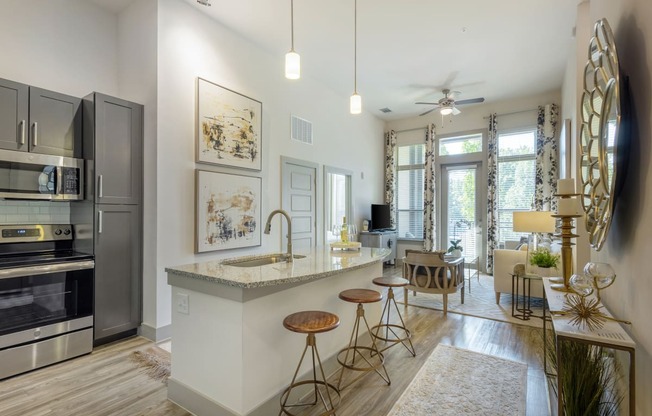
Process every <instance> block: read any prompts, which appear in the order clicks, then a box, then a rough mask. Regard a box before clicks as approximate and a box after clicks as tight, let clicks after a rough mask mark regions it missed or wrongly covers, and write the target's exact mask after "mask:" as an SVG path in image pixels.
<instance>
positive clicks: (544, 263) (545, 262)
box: [529, 248, 559, 269]
mask: <svg viewBox="0 0 652 416" xmlns="http://www.w3.org/2000/svg"><path fill="white" fill-rule="evenodd" d="M529 256H530V264H531V265H533V266H539V267H552V268H555V269H556V268H557V263H559V254H552V253H551V252H550V250H548V249H545V248H540V249H538V250H534V251H531V252H530V254H529Z"/></svg>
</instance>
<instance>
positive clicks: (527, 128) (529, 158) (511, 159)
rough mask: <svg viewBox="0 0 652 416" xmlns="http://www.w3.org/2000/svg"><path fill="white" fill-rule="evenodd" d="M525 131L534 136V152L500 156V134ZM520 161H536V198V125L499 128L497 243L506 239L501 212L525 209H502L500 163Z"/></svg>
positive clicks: (534, 183)
mask: <svg viewBox="0 0 652 416" xmlns="http://www.w3.org/2000/svg"><path fill="white" fill-rule="evenodd" d="M523 133H532V135H533V138H534V150H533V153H532V154H531V156H530V155H528V156H524V155H509V156H500V136H501V135H505V136H509V135H517V134H523ZM520 161H532V162H533V163H534V172H535V178H534V181H533V182H532V198H534V193H535V192H536V163H537V127H536V126H525V127H520V128H513V129H504V130H498V133H497V137H496V221H497V222H496V234H497V239H496V243H497V244H500V243H504V242H505V241H507V240H505V239H501V235H502V233H501V230H502V229H505V228H504V227H501V226H500V217H501V213H502V212H504V211H511V212H512V216H513V213H514V212H517V211H524V210H525V209H522V208H510V209H502V208H501V207H500V206H499V205H500V204H499V203H500V187H499V185H500V165H501V163H513V162H520ZM522 234H523V235H527V233H522Z"/></svg>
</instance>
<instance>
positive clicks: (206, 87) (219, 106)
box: [197, 78, 263, 170]
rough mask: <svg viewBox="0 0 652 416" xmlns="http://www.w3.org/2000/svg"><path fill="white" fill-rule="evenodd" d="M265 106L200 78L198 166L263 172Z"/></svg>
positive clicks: (198, 87) (198, 91)
mask: <svg viewBox="0 0 652 416" xmlns="http://www.w3.org/2000/svg"><path fill="white" fill-rule="evenodd" d="M262 116H263V103H261V102H260V101H257V100H254V99H253V98H249V97H246V96H244V95H242V94H239V93H237V92H235V91H232V90H230V89H228V88H224V87H222V86H220V85H217V84H214V83H212V82H210V81H207V80H205V79H202V78H197V162H203V163H212V164H216V165H224V166H230V167H236V168H244V169H253V170H261V169H262V153H261V150H262Z"/></svg>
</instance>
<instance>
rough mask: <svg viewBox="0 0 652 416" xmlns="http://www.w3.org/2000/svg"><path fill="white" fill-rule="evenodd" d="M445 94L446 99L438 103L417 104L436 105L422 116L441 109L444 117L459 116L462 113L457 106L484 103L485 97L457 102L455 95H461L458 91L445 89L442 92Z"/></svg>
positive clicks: (422, 114)
mask: <svg viewBox="0 0 652 416" xmlns="http://www.w3.org/2000/svg"><path fill="white" fill-rule="evenodd" d="M442 92H443V93H444V98H442V99H441V100H439V101H438V102H436V103H426V102H421V101H419V102H416V103H415V104H426V105H434V107H433V108H431V109H430V110H428V111H426V112H425V113H421V114H419V115H420V116H425V115H426V114H428V113H430V112H432V111H435V110H437V109H439V112H440V113H441V115H442V116H446V115H449V114H452V115H454V116H456V115H458V114H459V113H461V111H460V110H458V109H457V107H456V106H458V105H463V104H473V103H482V102H484V98H483V97H479V98H469V99H468V100H459V101H455V95H457V94H459V92H458V91H451V90H449V89H444V90H442Z"/></svg>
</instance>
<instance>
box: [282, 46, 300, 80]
mask: <svg viewBox="0 0 652 416" xmlns="http://www.w3.org/2000/svg"><path fill="white" fill-rule="evenodd" d="M300 77H301V56H299V54H298V53H296V52H295V51H294V50H291V51H290V52H288V53H286V54H285V78H287V79H299V78H300Z"/></svg>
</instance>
